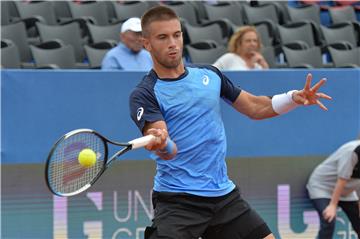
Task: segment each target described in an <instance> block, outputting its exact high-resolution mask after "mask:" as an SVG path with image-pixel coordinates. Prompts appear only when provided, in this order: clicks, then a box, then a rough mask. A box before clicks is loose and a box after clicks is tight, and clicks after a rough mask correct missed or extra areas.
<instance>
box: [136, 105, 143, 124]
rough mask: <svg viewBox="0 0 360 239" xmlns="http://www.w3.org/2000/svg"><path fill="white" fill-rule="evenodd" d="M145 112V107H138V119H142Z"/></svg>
mask: <svg viewBox="0 0 360 239" xmlns="http://www.w3.org/2000/svg"><path fill="white" fill-rule="evenodd" d="M143 114H144V108H143V107H140V108H138V109H137V113H136V118H137V120H138V121H140V119H141V117H142V116H143Z"/></svg>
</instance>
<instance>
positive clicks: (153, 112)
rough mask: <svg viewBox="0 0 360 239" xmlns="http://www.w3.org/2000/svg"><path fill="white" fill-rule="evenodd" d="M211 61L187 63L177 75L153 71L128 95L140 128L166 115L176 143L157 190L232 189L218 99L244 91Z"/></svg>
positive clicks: (217, 192) (160, 164)
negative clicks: (162, 75) (209, 63)
mask: <svg viewBox="0 0 360 239" xmlns="http://www.w3.org/2000/svg"><path fill="white" fill-rule="evenodd" d="M240 91H241V90H240V89H239V88H237V87H236V86H234V85H233V84H232V83H231V81H230V80H228V79H227V78H226V76H224V75H223V74H221V72H220V71H218V70H217V69H216V68H214V67H211V66H195V65H192V66H188V67H186V71H185V73H184V74H183V75H182V76H180V77H179V78H177V79H159V78H158V76H157V75H156V73H155V72H154V71H151V72H150V73H149V74H148V75H147V76H146V77H145V78H144V79H143V81H142V82H141V83H140V84H139V85H138V86H137V88H136V89H135V90H134V91H133V93H132V94H131V96H130V101H129V102H130V111H131V117H132V119H133V120H134V121H135V123H136V124H137V126H138V127H139V129H140V130H141V131H142V129H143V127H144V125H145V123H146V122H155V121H159V120H164V121H165V122H166V124H167V127H168V131H169V135H170V137H171V139H172V140H173V141H174V142H175V143H176V145H177V148H178V152H177V155H176V156H175V158H173V159H171V160H163V159H160V158H159V157H157V156H156V155H152V157H153V158H154V159H155V160H156V162H157V173H156V176H155V181H154V190H155V191H159V192H182V193H190V194H194V195H199V196H205V197H217V196H222V195H225V194H227V193H229V192H231V191H232V190H233V189H234V188H235V185H234V183H233V182H232V181H231V180H230V179H229V178H228V175H227V168H226V163H225V156H226V136H225V130H224V125H223V121H222V119H221V114H220V99H221V98H224V99H225V100H226V101H229V102H234V101H235V99H236V98H237V96H238V95H239V94H240Z"/></svg>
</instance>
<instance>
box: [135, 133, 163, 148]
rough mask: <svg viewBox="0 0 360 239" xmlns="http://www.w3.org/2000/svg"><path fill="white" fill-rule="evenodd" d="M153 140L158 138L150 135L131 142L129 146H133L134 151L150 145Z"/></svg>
mask: <svg viewBox="0 0 360 239" xmlns="http://www.w3.org/2000/svg"><path fill="white" fill-rule="evenodd" d="M153 140H156V137H155V136H154V135H151V134H149V135H146V136H144V137H141V138H137V139H134V140H131V141H130V142H129V144H131V145H132V149H138V148H141V147H144V146H146V145H147V144H148V143H150V142H151V141H153Z"/></svg>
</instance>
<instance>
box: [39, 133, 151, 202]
mask: <svg viewBox="0 0 360 239" xmlns="http://www.w3.org/2000/svg"><path fill="white" fill-rule="evenodd" d="M156 139H157V138H156V137H155V136H153V135H147V136H144V137H141V138H137V139H134V140H132V141H129V142H127V143H119V142H115V141H111V140H109V139H107V138H105V137H104V136H102V135H101V134H99V133H98V132H96V131H94V130H91V129H77V130H73V131H71V132H69V133H67V134H65V135H64V136H62V137H61V138H60V139H59V140H58V141H57V142H56V143H55V144H54V146H53V147H52V149H51V151H50V153H49V156H48V158H47V161H46V169H45V178H46V183H47V186H48V187H49V189H50V191H51V192H52V193H53V194H55V195H58V196H64V197H69V196H73V195H77V194H79V193H81V192H83V191H85V190H87V189H88V188H90V187H91V186H92V185H93V184H94V183H95V182H96V181H97V180H98V179H99V177H100V176H101V175H102V174H103V173H104V172H105V170H106V169H107V168H108V167H109V165H110V164H111V163H112V162H113V161H115V159H116V158H118V157H119V156H120V155H123V154H124V153H126V152H128V151H130V150H133V149H138V148H141V147H144V146H146V145H147V144H148V143H149V142H151V141H152V140H156ZM109 143H110V144H113V145H116V146H120V147H122V148H121V150H119V151H117V152H116V153H115V154H114V155H113V156H111V158H110V159H108V144H109ZM84 149H91V150H92V151H93V152H94V153H95V154H96V162H95V164H94V165H92V166H90V167H84V166H82V165H81V164H80V163H79V161H78V157H79V153H80V152H81V151H82V150H84Z"/></svg>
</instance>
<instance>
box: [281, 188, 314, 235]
mask: <svg viewBox="0 0 360 239" xmlns="http://www.w3.org/2000/svg"><path fill="white" fill-rule="evenodd" d="M277 188H278V190H277V195H278V197H277V205H278V211H277V215H278V230H279V234H280V235H281V238H282V239H297V238H302V239H303V238H316V235H317V233H318V230H319V225H320V220H319V216H318V214H317V212H316V211H307V212H304V223H305V224H307V228H306V230H305V231H304V232H302V233H296V232H294V231H293V230H292V229H291V222H290V186H289V185H278V187H277Z"/></svg>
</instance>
